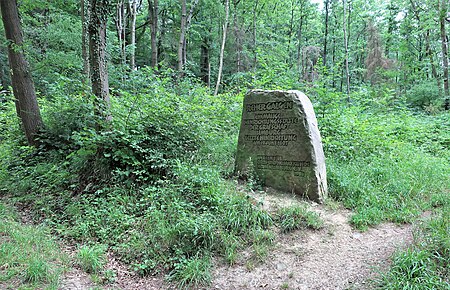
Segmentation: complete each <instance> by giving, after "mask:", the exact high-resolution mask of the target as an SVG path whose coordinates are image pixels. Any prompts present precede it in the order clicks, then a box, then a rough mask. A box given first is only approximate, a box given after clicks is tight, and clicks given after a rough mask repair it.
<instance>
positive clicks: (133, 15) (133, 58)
mask: <svg viewBox="0 0 450 290" xmlns="http://www.w3.org/2000/svg"><path fill="white" fill-rule="evenodd" d="M130 6H131V13H130V14H131V27H130V34H131V35H130V38H131V43H130V44H131V56H130V67H131V70H135V69H136V15H137V0H130Z"/></svg>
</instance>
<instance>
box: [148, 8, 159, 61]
mask: <svg viewBox="0 0 450 290" xmlns="http://www.w3.org/2000/svg"><path fill="white" fill-rule="evenodd" d="M158 9H159V8H158V0H148V15H149V19H150V31H151V32H150V33H151V35H150V42H151V48H152V58H151V66H152V67H154V68H156V67H157V66H158Z"/></svg>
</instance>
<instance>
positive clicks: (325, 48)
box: [323, 0, 330, 66]
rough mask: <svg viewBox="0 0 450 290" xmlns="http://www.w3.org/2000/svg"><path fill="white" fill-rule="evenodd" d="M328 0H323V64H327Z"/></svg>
mask: <svg viewBox="0 0 450 290" xmlns="http://www.w3.org/2000/svg"><path fill="white" fill-rule="evenodd" d="M329 3H330V0H325V3H324V4H325V34H324V36H323V65H324V66H326V65H327V42H328V18H329V15H330V13H329Z"/></svg>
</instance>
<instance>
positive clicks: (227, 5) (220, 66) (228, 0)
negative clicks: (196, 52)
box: [214, 0, 230, 96]
mask: <svg viewBox="0 0 450 290" xmlns="http://www.w3.org/2000/svg"><path fill="white" fill-rule="evenodd" d="M229 10H230V0H226V2H225V23H224V24H223V38H222V46H221V48H220V58H219V73H218V75H217V83H216V90H215V91H214V95H215V96H217V94H218V93H219V87H220V82H221V80H222V70H223V54H224V51H225V43H226V41H227V30H228V16H229Z"/></svg>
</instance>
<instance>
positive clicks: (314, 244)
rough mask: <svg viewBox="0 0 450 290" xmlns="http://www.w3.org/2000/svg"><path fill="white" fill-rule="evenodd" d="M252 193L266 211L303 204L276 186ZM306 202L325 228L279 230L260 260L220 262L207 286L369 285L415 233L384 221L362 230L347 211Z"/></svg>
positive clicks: (289, 287)
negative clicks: (267, 252)
mask: <svg viewBox="0 0 450 290" xmlns="http://www.w3.org/2000/svg"><path fill="white" fill-rule="evenodd" d="M252 196H253V198H254V199H255V200H256V201H257V202H259V203H260V204H262V206H263V207H264V208H265V209H267V210H269V211H274V210H276V209H277V208H278V207H285V206H288V205H293V204H300V203H303V204H304V202H302V201H300V200H298V199H297V198H296V197H293V196H291V195H287V194H281V193H277V192H274V191H273V192H269V194H261V193H260V194H252ZM308 206H309V208H310V210H312V211H315V212H316V213H318V214H319V215H320V217H321V218H322V219H323V220H324V222H325V223H324V227H323V229H321V230H318V231H314V230H307V231H304V230H303V231H302V230H299V231H295V232H293V233H291V234H288V235H282V236H279V238H278V239H277V242H276V245H275V249H274V250H272V251H271V252H270V254H269V255H268V257H267V258H266V259H265V261H264V262H263V263H260V264H256V265H252V264H251V263H249V261H248V260H245V259H244V260H242V261H239V263H238V264H237V265H234V266H231V267H230V266H227V265H223V264H219V265H218V266H217V267H216V268H215V270H214V279H213V282H212V285H211V289H372V288H373V286H372V287H371V284H370V280H371V279H374V278H375V277H376V275H377V273H379V271H382V270H385V269H386V268H387V266H388V265H389V258H390V256H391V255H392V254H393V253H394V252H395V251H396V250H397V249H399V248H404V247H406V246H407V245H409V244H410V243H411V242H412V239H413V237H412V227H411V225H401V226H399V225H395V224H392V223H386V224H382V225H379V226H377V227H375V228H371V229H369V230H368V231H365V232H360V231H357V230H355V229H353V228H352V227H351V226H350V224H349V223H348V220H349V218H350V215H351V212H350V211H348V210H345V209H342V208H337V209H331V208H330V206H328V207H326V206H323V205H318V204H314V203H308Z"/></svg>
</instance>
